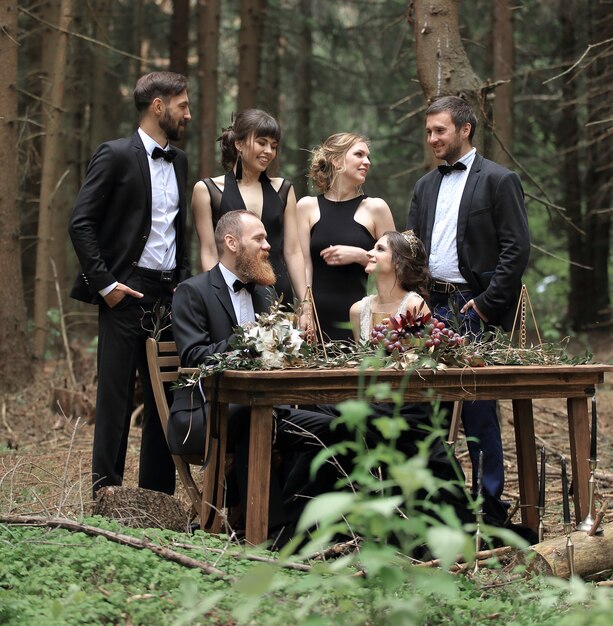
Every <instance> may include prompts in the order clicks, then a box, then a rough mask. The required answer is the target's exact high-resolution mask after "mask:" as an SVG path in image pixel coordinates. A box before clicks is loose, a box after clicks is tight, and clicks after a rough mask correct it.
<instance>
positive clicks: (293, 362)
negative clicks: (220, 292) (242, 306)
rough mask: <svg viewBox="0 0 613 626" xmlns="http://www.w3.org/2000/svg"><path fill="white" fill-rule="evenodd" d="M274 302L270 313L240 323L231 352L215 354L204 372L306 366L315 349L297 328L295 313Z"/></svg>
mask: <svg viewBox="0 0 613 626" xmlns="http://www.w3.org/2000/svg"><path fill="white" fill-rule="evenodd" d="M280 307H281V303H280V302H279V301H275V302H274V303H273V304H272V306H271V307H270V311H268V312H267V313H256V316H255V317H256V320H255V322H252V323H250V324H247V325H245V326H237V327H236V328H235V329H234V336H233V337H232V338H231V340H230V347H231V348H232V350H231V351H229V352H225V353H223V354H215V355H212V356H210V357H208V358H207V360H206V361H205V362H204V363H203V364H202V365H201V366H200V369H201V373H202V375H208V374H211V373H213V372H216V371H220V370H224V369H258V370H270V369H283V368H287V367H301V366H304V365H306V363H307V361H308V359H309V357H310V355H311V353H312V349H311V346H310V345H309V344H308V342H307V341H306V340H305V337H304V333H303V332H302V331H301V330H299V329H298V328H296V327H295V325H294V319H295V315H294V314H293V313H288V312H286V311H284V310H282V309H281V308H280Z"/></svg>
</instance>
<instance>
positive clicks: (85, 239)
mask: <svg viewBox="0 0 613 626" xmlns="http://www.w3.org/2000/svg"><path fill="white" fill-rule="evenodd" d="M173 166H174V170H175V174H176V177H177V185H178V189H179V213H178V216H177V218H176V220H175V228H176V237H177V254H176V260H177V262H176V267H177V270H178V274H177V279H178V280H179V281H181V280H184V279H185V278H188V277H189V275H190V271H189V262H188V258H187V251H186V246H185V220H186V215H187V200H186V194H185V189H186V186H187V157H186V155H185V152H183V151H182V150H177V156H176V158H175V160H174V161H173ZM150 231H151V175H150V172H149V162H148V157H147V152H146V150H145V146H144V145H143V142H142V141H141V138H140V136H139V134H138V132H135V133H134V135H132V137H126V138H124V139H116V140H114V141H109V142H106V143H103V144H102V145H101V146H99V147H98V149H97V150H96V152H95V154H94V156H93V157H92V159H91V161H90V163H89V166H88V168H87V174H86V177H85V181H84V182H83V186H82V187H81V189H80V191H79V193H78V195H77V198H76V201H75V206H74V209H73V212H72V217H71V220H70V227H69V233H70V237H71V239H72V243H73V246H74V249H75V251H76V253H77V257H78V259H79V263H80V265H81V274H79V276H78V277H77V279H76V281H75V283H74V286H73V288H72V291H71V293H70V295H71V296H72V297H73V298H76V299H77V300H83V301H84V302H90V303H99V302H100V301H101V298H100V296H99V294H98V291H100V290H101V289H104V288H105V287H108V286H109V285H111V284H112V283H113V282H114V281H118V282H120V283H126V281H127V279H128V277H129V276H130V272H131V271H132V268H133V267H134V266H135V265H136V264H137V263H138V260H139V259H140V256H141V254H142V252H143V249H144V248H145V244H146V242H147V238H148V237H149V233H150Z"/></svg>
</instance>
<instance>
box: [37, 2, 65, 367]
mask: <svg viewBox="0 0 613 626" xmlns="http://www.w3.org/2000/svg"><path fill="white" fill-rule="evenodd" d="M71 12H72V0H62V3H61V7H60V29H61V31H62V32H60V33H59V37H58V44H57V46H56V49H55V54H54V63H53V72H52V74H51V76H50V80H51V97H50V106H49V109H48V111H47V123H46V125H45V148H44V154H43V162H42V173H41V189H40V202H39V211H38V237H37V247H36V276H35V281H34V339H33V352H34V356H35V357H37V358H39V359H42V358H43V357H44V355H45V347H46V341H47V335H48V322H47V310H48V307H49V288H50V287H51V284H50V280H49V277H50V275H51V268H50V266H49V258H50V251H51V247H52V246H51V237H52V223H53V215H52V212H53V210H54V199H55V196H56V194H57V191H58V185H60V184H61V179H60V178H58V168H57V163H58V162H62V159H61V154H62V144H61V135H60V127H61V119H62V104H63V99H64V86H65V85H64V83H65V78H66V59H67V47H68V41H67V39H68V35H67V34H66V32H65V31H66V30H67V29H68V26H69V25H70V21H71V19H72V17H71Z"/></svg>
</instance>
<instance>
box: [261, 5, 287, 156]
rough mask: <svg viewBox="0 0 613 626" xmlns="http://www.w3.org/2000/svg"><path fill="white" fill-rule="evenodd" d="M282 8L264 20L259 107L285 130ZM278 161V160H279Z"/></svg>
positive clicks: (268, 13)
mask: <svg viewBox="0 0 613 626" xmlns="http://www.w3.org/2000/svg"><path fill="white" fill-rule="evenodd" d="M279 9H280V7H279V5H278V4H277V6H275V7H274V8H273V10H272V11H268V12H267V13H266V14H265V15H264V18H263V21H264V22H265V24H266V36H265V37H262V59H261V61H260V77H261V80H260V81H258V82H259V84H258V97H257V102H258V106H260V107H261V108H262V109H264V110H265V111H267V112H268V113H270V114H271V115H272V116H273V117H274V118H276V119H277V120H278V121H279V123H280V124H281V128H283V124H282V121H281V119H280V115H281V109H282V103H281V101H282V100H283V98H284V94H283V90H282V89H281V65H282V63H283V61H282V59H283V55H284V52H285V51H284V41H285V35H284V33H282V32H281V30H280V27H281V25H280V23H279V16H280V10H279ZM277 160H278V159H277Z"/></svg>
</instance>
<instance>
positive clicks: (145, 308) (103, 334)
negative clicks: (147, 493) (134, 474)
mask: <svg viewBox="0 0 613 626" xmlns="http://www.w3.org/2000/svg"><path fill="white" fill-rule="evenodd" d="M127 283H128V284H129V286H130V287H132V288H133V289H135V290H137V291H140V292H141V293H143V294H145V295H144V297H143V298H141V299H136V298H132V297H131V296H126V297H125V298H124V299H123V300H122V301H121V302H120V303H119V304H118V305H117V306H116V307H114V308H112V309H111V308H109V307H108V306H107V305H106V304H105V303H102V304H101V305H100V307H99V312H98V392H97V397H96V423H95V428H94V443H93V455H92V480H93V491H94V495H95V493H96V491H97V489H99V488H100V487H103V486H108V485H121V484H122V481H123V473H124V467H125V460H126V451H127V446H128V433H129V430H130V416H131V413H132V410H133V404H134V387H135V382H136V373H137V371H138V373H139V376H140V380H141V384H142V388H143V403H144V417H143V426H142V437H141V445H140V465H139V477H138V485H139V487H142V488H144V489H153V490H155V491H162V492H164V493H168V494H173V493H174V488H175V467H174V463H173V461H172V457H171V456H170V452H169V451H168V446H167V444H166V439H165V437H164V431H163V429H162V425H161V423H160V419H159V416H158V412H157V409H156V407H155V400H154V397H153V391H152V389H151V384H150V380H149V370H148V368H147V356H146V348H145V345H146V344H145V342H146V339H147V338H148V337H150V336H152V334H153V328H154V324H156V315H157V314H158V313H159V310H160V305H162V306H166V308H167V309H169V306H170V303H171V301H172V293H173V289H174V287H175V286H176V283H168V282H166V283H165V282H160V281H159V280H155V279H153V278H150V277H147V276H143V275H141V274H140V273H136V272H135V273H134V274H133V275H132V276H131V277H130V279H128V281H127ZM157 323H158V324H159V321H158V322H157ZM165 325H167V326H168V327H169V326H170V320H169V318H168V319H166V321H165ZM165 333H166V336H164V337H163V338H164V339H171V338H172V337H171V335H170V328H168V329H167V330H166V331H165Z"/></svg>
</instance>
